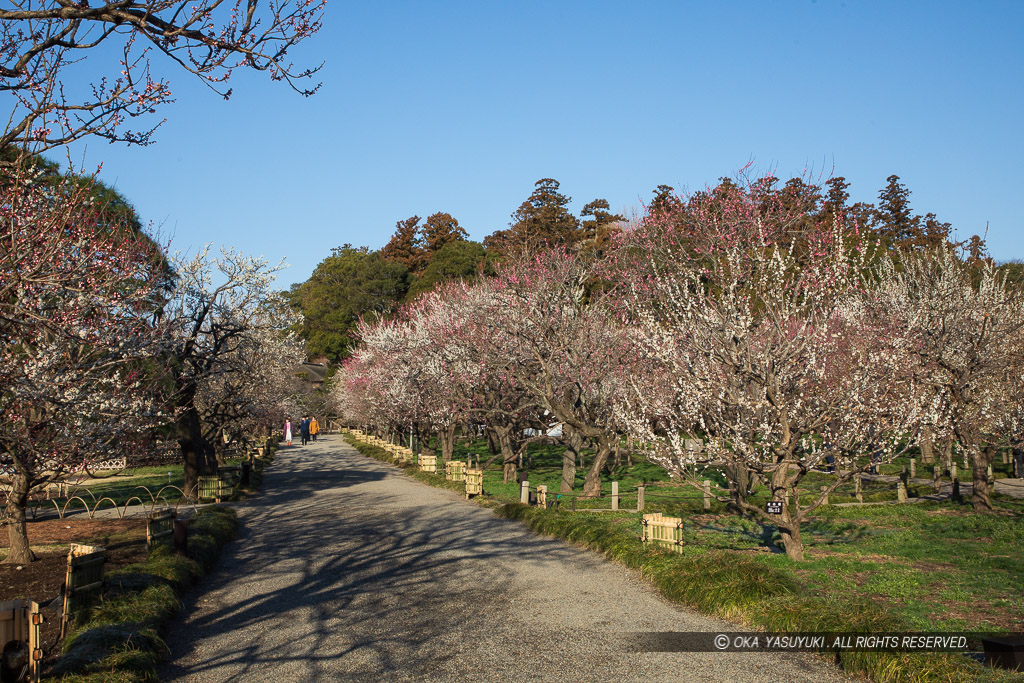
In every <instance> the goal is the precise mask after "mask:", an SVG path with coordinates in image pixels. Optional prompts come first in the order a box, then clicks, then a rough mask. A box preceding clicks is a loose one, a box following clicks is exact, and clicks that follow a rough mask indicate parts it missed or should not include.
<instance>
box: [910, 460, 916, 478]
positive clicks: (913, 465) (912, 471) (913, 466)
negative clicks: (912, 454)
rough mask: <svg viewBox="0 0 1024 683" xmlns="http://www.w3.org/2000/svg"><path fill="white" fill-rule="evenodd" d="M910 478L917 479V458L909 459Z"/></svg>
mask: <svg viewBox="0 0 1024 683" xmlns="http://www.w3.org/2000/svg"><path fill="white" fill-rule="evenodd" d="M910 478H911V479H915V478H917V458H911V459H910Z"/></svg>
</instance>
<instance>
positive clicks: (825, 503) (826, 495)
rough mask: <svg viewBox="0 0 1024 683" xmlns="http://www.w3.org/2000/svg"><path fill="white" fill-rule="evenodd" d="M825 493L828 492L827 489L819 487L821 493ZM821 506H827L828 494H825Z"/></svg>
mask: <svg viewBox="0 0 1024 683" xmlns="http://www.w3.org/2000/svg"><path fill="white" fill-rule="evenodd" d="M826 491H828V487H827V486H822V487H821V492H822V493H825V492H826ZM821 504H822V505H828V494H827V493H825V500H823V501H821Z"/></svg>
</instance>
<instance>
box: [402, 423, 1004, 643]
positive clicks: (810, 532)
mask: <svg viewBox="0 0 1024 683" xmlns="http://www.w3.org/2000/svg"><path fill="white" fill-rule="evenodd" d="M470 453H471V454H473V455H474V456H479V457H480V460H481V462H484V461H486V460H487V458H488V457H489V455H488V453H487V450H486V443H485V442H483V441H472V442H467V441H459V442H457V446H456V450H455V457H456V458H457V459H465V457H466V455H467V454H470ZM561 454H562V448H561V447H560V446H555V445H545V446H535V447H532V448H531V451H530V460H531V466H530V469H529V473H528V476H529V480H530V485H531V487H534V486H536V485H537V484H546V485H547V486H548V491H549V498H555V497H556V496H557V491H558V488H559V485H560V481H561ZM996 461H997V467H1003V466H1002V465H1001V462H1000V459H999V458H997V459H996ZM904 462H905V461H899V460H898V461H897V462H896V463H894V464H892V465H888V466H884V467H883V468H882V473H886V472H887V470H891V471H892V472H893V473H898V472H899V471H901V470H902V466H903V464H904ZM500 467H501V466H500V463H495V464H494V465H492V468H491V469H488V470H487V471H486V472H485V475H484V489H485V491H486V492H487V494H488V495H489V496H492V497H494V498H496V499H499V500H501V501H504V502H508V503H514V502H516V501H518V500H519V484H518V483H517V482H510V483H507V484H506V483H504V482H503V481H502V472H501V469H500ZM929 469H930V468H929ZM585 474H586V470H585V469H584V468H580V469H579V470H578V471H577V475H576V482H575V487H574V488H575V490H576V493H577V494H578V493H579V491H580V490H581V489H582V486H583V478H584V476H585ZM419 476H420V478H424V479H427V480H433V479H437V480H443V476H433V475H422V474H421V475H419ZM703 478H706V479H708V480H711V481H713V482H715V484H718V485H722V484H724V478H723V477H722V475H721V473H719V472H717V471H708V472H707V473H706V475H705V476H703ZM613 480H614V481H618V482H619V490H620V508H625V509H628V508H633V510H635V508H636V487H637V486H638V485H645V486H646V494H645V499H646V501H645V502H646V504H645V510H644V511H645V512H663V513H665V514H668V515H672V516H680V517H682V518H683V519H684V522H685V524H686V527H685V531H684V539H685V541H686V542H687V545H686V547H685V548H684V552H683V555H684V556H687V555H701V554H705V553H708V552H724V553H727V554H728V555H730V556H734V557H742V558H744V560H750V561H752V562H754V563H757V564H760V565H764V566H766V567H768V568H770V569H772V570H773V571H774V572H777V573H779V574H780V575H782V576H785V577H786V578H787V579H788V580H791V581H792V582H793V585H794V586H795V589H796V590H797V592H798V593H799V594H800V595H802V596H804V597H805V598H807V599H816V600H823V601H835V600H836V599H837V598H839V599H841V600H842V601H843V602H845V603H848V604H861V603H864V604H874V605H878V606H882V607H884V611H885V612H886V614H887V615H888V616H889V617H890V618H891V619H892V620H893V621H894V622H895V623H898V625H899V627H900V628H904V629H906V630H914V631H917V630H928V631H942V630H962V629H966V630H975V631H1024V595H1022V592H1021V589H1020V587H1021V586H1024V562H1022V561H1021V559H1020V548H1021V547H1024V523H1022V522H1024V501H1019V500H1015V499H1012V498H1008V497H1002V496H994V504H995V506H996V511H995V512H994V513H993V514H987V515H977V514H974V513H973V512H972V511H971V508H970V506H969V505H967V504H957V503H952V502H948V501H947V502H930V501H926V502H920V503H911V504H906V505H871V506H853V507H837V506H835V505H829V506H823V507H821V508H819V509H818V511H817V512H816V514H815V515H814V517H813V519H812V520H811V521H810V522H809V523H808V524H806V525H805V527H804V529H803V531H804V537H805V543H806V550H807V552H806V555H807V559H806V560H805V561H804V562H793V561H792V560H790V559H789V558H787V557H786V555H785V554H784V553H783V552H782V551H781V547H780V545H777V543H776V542H777V540H778V533H777V531H776V530H775V528H774V527H772V526H764V525H762V524H760V523H758V522H755V521H752V520H749V519H744V518H742V517H739V516H737V515H734V514H732V513H729V512H728V511H727V510H726V507H725V505H724V504H723V503H719V502H718V501H713V502H712V505H711V509H710V510H709V511H705V510H704V509H703V496H702V493H701V492H700V491H698V490H696V489H694V488H693V487H690V486H679V485H676V484H673V483H672V482H670V481H669V477H668V475H667V474H666V473H665V472H664V470H662V469H661V468H660V467H658V466H656V465H654V464H652V463H648V462H644V461H635V462H634V464H633V466H631V467H627V466H626V465H625V464H623V465H622V466H621V467H619V468H617V469H615V470H613V471H610V472H609V471H606V472H605V473H604V475H603V476H602V496H605V497H604V498H600V499H596V500H595V499H585V498H577V499H576V509H577V510H579V511H581V512H576V513H572V512H570V511H569V510H570V507H571V506H570V501H571V498H570V497H568V496H566V497H563V498H562V500H560V501H559V503H560V505H559V510H558V511H557V512H555V511H547V512H544V514H545V515H546V516H552V517H575V518H577V519H578V520H579V522H583V521H585V520H586V521H587V524H588V525H591V526H593V525H597V526H600V527H601V528H602V529H604V533H607V534H609V535H610V536H614V535H618V534H620V533H621V534H625V535H628V536H630V537H633V538H638V537H639V535H640V522H639V520H640V515H639V514H637V513H636V512H631V511H630V512H627V511H620V512H610V511H609V512H601V513H600V514H594V513H587V512H585V510H586V509H588V508H603V509H608V508H610V499H609V498H608V497H607V496H610V494H611V482H612V481H613ZM804 481H805V484H804V485H803V486H802V488H803V489H806V490H807V491H809V492H810V491H814V492H816V491H818V489H819V487H820V486H821V485H825V484H827V483H829V481H830V477H829V476H828V475H825V474H817V473H812V474H810V475H808V476H807V477H806V478H805V480H804ZM919 489H920V490H919ZM909 493H910V497H911V498H914V497H915V496H916V495H918V494H921V495H925V494H930V493H932V489H931V487H930V486H921V487H918V486H915V485H913V484H912V485H911V486H910V491H909ZM862 496H863V498H864V500H865V501H869V502H870V501H879V500H895V498H896V493H895V489H894V485H893V484H891V483H885V482H869V481H865V482H863V487H862ZM751 498H752V500H753V501H758V500H761V499H764V500H766V499H767V495H766V492H765V491H764V490H763V489H762V490H761V491H755V493H754V494H753V495H752V496H751ZM811 498H812V494H811V493H807V494H806V495H802V496H801V502H802V503H803V504H807V503H808V502H810V500H811ZM855 500H856V499H855V497H854V490H853V486H852V485H850V486H847V487H843V488H841V489H839V490H838V491H837V492H836V493H834V494H833V495H832V496H831V498H830V501H831V502H832V503H838V502H851V501H855ZM537 512H538V513H539V512H542V511H539V510H538V511H537ZM580 533H582V532H580Z"/></svg>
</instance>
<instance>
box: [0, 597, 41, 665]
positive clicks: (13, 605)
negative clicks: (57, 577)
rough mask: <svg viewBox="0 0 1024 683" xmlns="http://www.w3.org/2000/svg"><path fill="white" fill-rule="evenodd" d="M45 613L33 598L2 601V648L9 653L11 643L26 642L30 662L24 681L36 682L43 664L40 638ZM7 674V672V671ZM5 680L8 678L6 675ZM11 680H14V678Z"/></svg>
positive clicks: (0, 620) (0, 640)
mask: <svg viewBox="0 0 1024 683" xmlns="http://www.w3.org/2000/svg"><path fill="white" fill-rule="evenodd" d="M42 623H43V615H42V614H40V613H39V605H38V604H37V603H35V602H33V601H31V600H8V601H5V602H0V649H3V650H4V654H5V655H6V653H7V646H8V645H9V644H11V643H24V644H25V647H26V648H27V652H26V653H25V654H26V655H28V662H26V665H25V666H26V670H25V673H24V674H23V677H22V678H20V679H18V680H22V681H31V682H32V683H36V681H38V680H39V674H40V671H41V669H42V664H43V648H42V642H41V640H40V634H39V630H40V628H39V627H40V626H41V625H42ZM5 674H6V672H5ZM4 680H7V677H6V675H5V677H4ZM11 680H14V679H13V678H12V679H11Z"/></svg>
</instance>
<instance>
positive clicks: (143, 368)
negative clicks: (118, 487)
mask: <svg viewBox="0 0 1024 683" xmlns="http://www.w3.org/2000/svg"><path fill="white" fill-rule="evenodd" d="M6 180H7V182H5V183H4V184H3V186H2V188H0V338H2V339H3V344H2V348H3V352H2V353H0V387H2V389H0V453H2V455H3V458H4V460H5V462H6V463H7V469H6V472H5V474H4V478H6V479H9V486H10V490H9V492H8V494H7V501H6V507H5V509H4V517H5V518H6V520H7V522H8V529H9V534H10V545H11V551H10V553H9V554H8V556H7V559H6V560H5V561H6V562H11V563H27V562H30V561H32V559H33V555H32V551H31V549H30V546H29V543H28V538H27V534H26V528H25V510H26V507H27V505H28V502H29V497H30V495H31V493H32V491H33V490H35V489H37V488H39V487H42V486H45V485H46V484H47V483H49V482H51V481H54V480H56V479H58V478H59V477H61V476H63V475H64V474H66V473H67V472H68V471H69V469H71V468H74V467H77V466H80V465H82V464H83V463H88V462H89V461H90V460H91V459H95V458H109V457H110V456H111V455H113V454H116V453H122V454H128V455H131V454H133V453H134V452H136V450H137V449H139V448H141V442H142V439H143V437H144V436H145V435H146V434H147V432H148V431H149V430H151V429H152V428H154V427H155V426H156V425H158V424H160V423H161V422H163V421H166V419H167V417H166V416H165V415H161V414H160V407H161V406H160V404H159V403H158V399H159V392H158V388H159V386H160V380H161V371H160V369H159V366H158V364H156V363H153V362H152V357H153V355H154V354H155V353H156V352H157V351H158V346H157V341H158V337H157V328H156V325H155V319H154V310H155V304H156V302H157V300H158V296H159V294H160V286H161V284H162V282H163V280H162V278H163V275H164V273H163V271H162V269H161V268H160V267H159V264H161V263H162V261H163V259H162V257H161V256H160V255H159V253H158V249H157V247H156V245H155V244H154V243H153V241H152V240H150V239H149V238H147V237H146V236H145V235H142V234H139V233H137V232H135V231H134V230H132V229H130V228H129V227H128V226H126V225H123V224H119V223H111V222H110V221H109V220H108V219H107V218H106V216H105V214H104V212H103V207H102V206H99V205H98V204H97V203H96V202H92V201H90V195H89V186H88V184H82V183H77V182H72V181H71V179H67V180H66V181H64V182H53V180H52V179H48V180H47V181H46V182H42V181H41V180H40V178H39V177H38V176H37V175H36V174H35V173H34V172H33V171H31V170H29V168H28V167H27V166H22V167H19V168H17V169H16V170H15V172H14V173H13V174H12V175H10V176H8V177H7V178H6Z"/></svg>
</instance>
